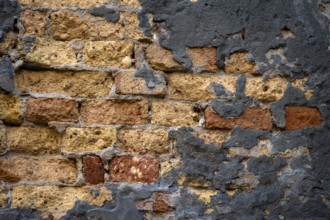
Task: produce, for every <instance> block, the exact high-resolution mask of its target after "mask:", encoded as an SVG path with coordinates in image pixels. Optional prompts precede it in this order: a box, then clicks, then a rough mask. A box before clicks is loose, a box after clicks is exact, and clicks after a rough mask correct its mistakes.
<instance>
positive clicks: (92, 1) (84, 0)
mask: <svg viewBox="0 0 330 220" xmlns="http://www.w3.org/2000/svg"><path fill="white" fill-rule="evenodd" d="M18 2H19V4H20V5H24V6H36V7H45V8H58V7H95V6H101V5H106V4H107V3H108V1H107V0H70V1H68V0H19V1H18Z"/></svg>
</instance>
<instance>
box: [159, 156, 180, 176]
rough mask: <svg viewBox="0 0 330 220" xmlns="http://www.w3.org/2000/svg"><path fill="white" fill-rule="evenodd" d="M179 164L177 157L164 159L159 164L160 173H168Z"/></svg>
mask: <svg viewBox="0 0 330 220" xmlns="http://www.w3.org/2000/svg"><path fill="white" fill-rule="evenodd" d="M179 165H180V160H179V159H171V160H167V161H164V162H162V163H161V164H160V175H162V176H163V175H165V174H167V173H169V172H170V171H171V170H172V169H174V168H176V167H178V166H179Z"/></svg>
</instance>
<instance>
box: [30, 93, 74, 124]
mask: <svg viewBox="0 0 330 220" xmlns="http://www.w3.org/2000/svg"><path fill="white" fill-rule="evenodd" d="M26 120H27V121H31V122H35V123H48V122H51V121H59V122H77V121H78V103H76V102H75V101H74V100H70V99H61V98H29V99H28V102H27V109H26Z"/></svg>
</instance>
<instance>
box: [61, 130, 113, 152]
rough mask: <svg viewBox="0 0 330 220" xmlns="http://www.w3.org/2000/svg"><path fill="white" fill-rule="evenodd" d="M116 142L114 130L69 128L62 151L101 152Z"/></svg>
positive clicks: (64, 137) (64, 136)
mask: <svg viewBox="0 0 330 220" xmlns="http://www.w3.org/2000/svg"><path fill="white" fill-rule="evenodd" d="M115 142H116V129H114V128H71V127H70V128H67V129H66V131H65V133H64V135H63V139H62V151H65V152H83V151H100V150H103V149H104V148H107V147H111V146H113V145H114V143H115Z"/></svg>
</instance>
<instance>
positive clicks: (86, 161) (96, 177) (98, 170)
mask: <svg viewBox="0 0 330 220" xmlns="http://www.w3.org/2000/svg"><path fill="white" fill-rule="evenodd" d="M83 173H84V177H85V180H86V182H87V183H90V184H99V183H103V182H104V169H103V162H102V160H101V158H100V157H97V156H86V157H84V158H83Z"/></svg>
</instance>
